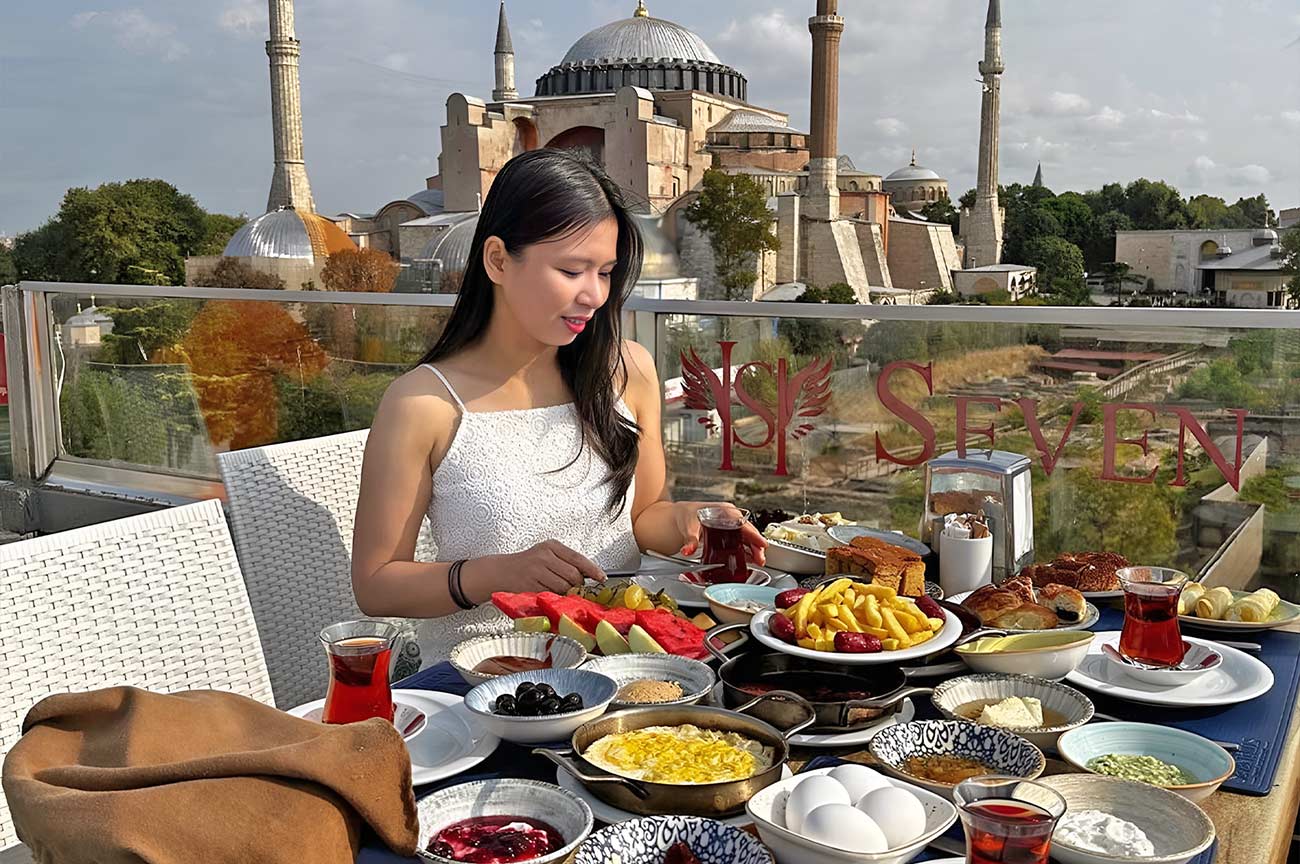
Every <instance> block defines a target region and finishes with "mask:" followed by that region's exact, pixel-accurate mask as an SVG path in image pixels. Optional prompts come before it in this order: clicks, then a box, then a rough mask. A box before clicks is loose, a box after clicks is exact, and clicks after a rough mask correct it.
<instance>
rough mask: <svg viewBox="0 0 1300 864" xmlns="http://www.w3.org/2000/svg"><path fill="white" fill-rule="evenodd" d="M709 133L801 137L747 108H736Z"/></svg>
mask: <svg viewBox="0 0 1300 864" xmlns="http://www.w3.org/2000/svg"><path fill="white" fill-rule="evenodd" d="M709 131H710V132H772V133H775V134H778V135H803V134H804V133H803V132H800V131H799V130H797V129H791V128H790V127H789V125H787V124H785V123H782V122H780V121H779V120H773V119H772V118H771V117H769V116H767V115H766V114H760V113H759V112H757V111H751V110H749V109H748V108H737V109H736V110H735V111H732V112H731V113H730V114H728V115H727V116H726V117H723V118H722V120H721V122H719V123H718V124H717V125H716V126H714V127H713V128H712V129H710V130H709Z"/></svg>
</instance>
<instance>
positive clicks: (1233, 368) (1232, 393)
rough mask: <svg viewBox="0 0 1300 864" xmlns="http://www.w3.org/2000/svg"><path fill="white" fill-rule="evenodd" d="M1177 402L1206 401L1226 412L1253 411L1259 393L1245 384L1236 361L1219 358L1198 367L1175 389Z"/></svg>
mask: <svg viewBox="0 0 1300 864" xmlns="http://www.w3.org/2000/svg"><path fill="white" fill-rule="evenodd" d="M1178 398H1180V399H1206V400H1209V401H1211V402H1215V403H1218V404H1219V405H1223V406H1225V407H1228V408H1254V407H1256V406H1257V405H1258V404H1259V403H1260V398H1261V394H1260V393H1259V391H1258V390H1257V389H1256V388H1255V387H1253V386H1251V385H1250V384H1249V383H1247V382H1246V379H1245V377H1244V376H1243V375H1242V374H1241V369H1240V368H1238V366H1237V363H1236V361H1234V360H1230V359H1227V358H1219V359H1218V360H1214V361H1212V362H1211V363H1209V364H1207V365H1205V366H1201V367H1199V368H1198V369H1196V370H1195V371H1193V372H1192V374H1190V375H1188V376H1187V380H1186V381H1184V382H1183V383H1182V386H1180V387H1179V388H1178Z"/></svg>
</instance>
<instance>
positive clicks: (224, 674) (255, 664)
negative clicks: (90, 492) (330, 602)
mask: <svg viewBox="0 0 1300 864" xmlns="http://www.w3.org/2000/svg"><path fill="white" fill-rule="evenodd" d="M0 661H2V662H0V752H3V753H8V752H9V748H11V747H12V746H13V745H14V743H15V742H17V740H18V739H19V737H20V732H21V724H22V720H23V717H24V716H25V715H26V713H27V711H28V709H30V708H31V707H32V705H34V704H35V703H36V702H38V701H40V700H41V699H43V698H45V697H46V696H49V695H51V694H53V693H61V692H67V691H77V690H93V689H98V688H101V687H112V686H119V685H128V686H134V687H141V688H147V689H149V690H155V691H161V692H174V691H179V690H194V689H214V690H226V691H230V692H233V693H239V694H242V695H244V696H249V697H251V698H253V699H257V700H259V701H261V702H265V703H267V704H270V703H271V682H270V679H269V677H268V676H267V671H266V664H265V663H264V662H263V659H262V651H261V647H260V644H259V640H258V634H257V628H256V625H255V623H254V620H253V612H252V609H251V607H250V606H249V602H248V595H247V593H246V591H245V588H244V579H243V576H242V575H241V574H240V572H239V563H238V561H237V560H236V557H235V548H234V546H233V545H232V544H231V540H230V533H229V530H228V529H227V527H226V520H225V517H224V516H223V514H222V510H221V502H219V501H204V502H201V503H199V504H191V505H187V506H184V507H174V508H171V509H169V510H161V511H158V512H156V513H147V514H145V515H142V516H132V517H130V518H127V519H119V520H116V521H113V522H105V523H102V524H99V525H93V526H90V527H88V528H79V529H76V530H74V531H65V532H63V533H60V534H51V535H49V536H46V537H38V538H36V539H33V540H23V541H19V542H17V543H9V544H6V545H3V546H0ZM16 841H17V836H16V835H15V833H14V827H13V822H12V821H11V819H10V818H9V808H8V807H7V806H5V804H4V800H3V797H2V796H0V849H4V848H5V847H7V846H11V845H12V844H14V843H15V842H16ZM5 854H6V855H18V856H21V855H22V854H23V853H22V852H21V851H19V850H9V851H8V852H7V853H5ZM5 860H11V859H8V858H6V859H5Z"/></svg>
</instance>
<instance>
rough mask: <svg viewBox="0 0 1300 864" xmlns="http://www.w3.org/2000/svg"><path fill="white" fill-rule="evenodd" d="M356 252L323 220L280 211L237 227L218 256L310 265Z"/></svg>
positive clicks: (344, 236)
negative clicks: (337, 254) (289, 260)
mask: <svg viewBox="0 0 1300 864" xmlns="http://www.w3.org/2000/svg"><path fill="white" fill-rule="evenodd" d="M356 248H357V245H356V244H355V243H353V242H352V238H351V237H349V236H348V235H347V234H346V233H345V232H344V231H343V229H342V228H340V227H339V226H337V225H335V224H334V223H333V222H331V221H330V220H329V219H326V218H325V217H324V216H320V215H317V214H316V213H299V212H298V211H297V210H294V209H293V208H289V207H282V208H280V209H279V210H272V211H271V212H270V213H263V214H262V215H261V216H258V217H257V218H256V219H252V220H249V221H248V222H245V223H244V224H243V225H241V226H240V227H239V230H238V231H236V232H235V233H234V236H232V237H231V238H230V242H228V243H227V244H226V248H225V250H224V251H223V252H222V253H221V254H222V255H224V256H225V257H227V258H300V259H304V260H307V261H312V260H315V259H316V258H317V257H328V256H330V255H333V254H334V253H335V252H342V251H344V250H345V249H347V250H355V249H356Z"/></svg>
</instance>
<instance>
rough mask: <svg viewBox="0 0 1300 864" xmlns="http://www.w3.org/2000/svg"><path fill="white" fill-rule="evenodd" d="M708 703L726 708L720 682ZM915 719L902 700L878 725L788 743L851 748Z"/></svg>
mask: <svg viewBox="0 0 1300 864" xmlns="http://www.w3.org/2000/svg"><path fill="white" fill-rule="evenodd" d="M709 701H710V702H712V703H713V704H714V705H715V706H717V707H719V708H725V707H727V706H726V705H725V704H723V699H722V682H721V681H719V682H718V683H717V684H715V685H713V689H712V690H711V691H709ZM915 719H916V706H915V705H913V704H912V700H911V699H904V700H903V704H902V705H901V706H899V709H898V713H896V714H891V715H890V716H888V717H886V718H885V719H884V720H881V721H880V722H879V723H872V724H871V725H870V726H864V727H863V728H861V729H854V730H853V731H852V732H836V733H828V734H812V733H799V734H796V735H791V736H790V743H791V744H793V745H794V746H795V747H851V746H853V745H855V744H866V743H868V742H870V741H871V739H872V738H874V737H876V733H877V732H879V731H880V730H881V729H885V728H888V727H890V726H893V725H895V724H896V723H911V722H912V721H913V720H915Z"/></svg>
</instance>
